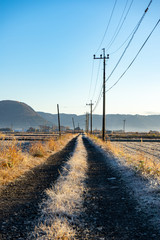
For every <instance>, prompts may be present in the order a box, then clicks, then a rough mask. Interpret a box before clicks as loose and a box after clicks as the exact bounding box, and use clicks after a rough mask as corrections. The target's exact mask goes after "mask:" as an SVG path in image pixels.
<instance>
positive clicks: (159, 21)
mask: <svg viewBox="0 0 160 240" xmlns="http://www.w3.org/2000/svg"><path fill="white" fill-rule="evenodd" d="M159 23H160V19H159V20H158V22H157V23H156V25H155V26H154V28H153V29H152V31H151V33H150V34H149V36H148V37H147V39H146V40H145V42H144V43H143V45H142V46H141V48H140V49H139V51H138V53H137V54H136V56H135V57H134V58H133V60H132V61H131V63H130V64H129V66H128V67H127V68H126V70H125V71H124V72H123V74H122V75H121V76H120V77H119V78H118V80H117V81H116V82H115V83H114V84H113V85H112V86H111V87H110V88H109V89H108V90H107V91H106V92H109V91H110V90H111V89H112V88H113V87H114V86H115V85H116V84H117V83H118V82H119V81H120V80H121V78H122V77H123V76H124V75H125V73H126V72H127V71H128V69H129V68H130V67H131V66H132V64H133V63H134V61H135V60H136V58H137V57H138V55H139V54H140V52H141V51H142V49H143V47H144V46H145V44H146V43H147V41H148V40H149V38H150V37H151V35H152V33H153V32H154V30H155V29H156V27H157V26H158V24H159Z"/></svg>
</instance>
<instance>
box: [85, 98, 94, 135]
mask: <svg viewBox="0 0 160 240" xmlns="http://www.w3.org/2000/svg"><path fill="white" fill-rule="evenodd" d="M86 105H89V106H90V107H91V113H90V133H91V134H92V106H93V105H94V104H93V103H92V100H91V103H89V104H87V103H86Z"/></svg>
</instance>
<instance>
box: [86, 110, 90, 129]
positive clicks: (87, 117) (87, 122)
mask: <svg viewBox="0 0 160 240" xmlns="http://www.w3.org/2000/svg"><path fill="white" fill-rule="evenodd" d="M88 127H89V114H88V113H87V112H86V133H88Z"/></svg>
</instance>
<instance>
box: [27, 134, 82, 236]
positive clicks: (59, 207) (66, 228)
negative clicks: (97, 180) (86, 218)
mask: <svg viewBox="0 0 160 240" xmlns="http://www.w3.org/2000/svg"><path fill="white" fill-rule="evenodd" d="M86 156H87V153H86V150H85V147H84V145H83V142H82V137H81V136H79V138H78V142H77V147H76V149H75V152H74V154H73V156H72V157H71V158H70V159H69V160H68V162H67V163H66V164H65V166H64V167H63V171H62V172H61V173H60V177H59V179H58V181H57V183H56V184H55V185H54V186H52V188H50V189H47V190H46V194H47V199H45V200H44V201H43V202H42V204H41V206H40V209H41V217H40V218H39V220H38V224H37V226H36V227H35V230H34V232H32V234H31V235H30V237H29V238H30V239H33V238H34V239H39V240H44V239H48V240H49V239H76V237H75V236H76V230H75V227H74V226H75V225H77V226H78V225H79V224H80V223H79V217H80V215H81V213H82V208H83V193H84V190H85V183H84V181H85V179H86V171H87V160H86V159H87V158H86Z"/></svg>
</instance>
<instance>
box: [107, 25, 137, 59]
mask: <svg viewBox="0 0 160 240" xmlns="http://www.w3.org/2000/svg"><path fill="white" fill-rule="evenodd" d="M137 25H138V24H137ZM137 25H136V26H135V27H134V29H133V30H132V32H131V33H130V34H129V36H128V37H127V38H126V40H125V41H124V42H123V43H122V44H121V45H120V46H119V47H118V48H117V49H116V50H114V51H113V52H111V53H110V54H109V55H112V54H114V53H116V52H118V51H119V50H120V49H121V48H122V47H123V45H124V44H125V43H126V42H127V41H128V39H129V38H130V36H131V35H132V34H133V32H134V31H135V29H136V27H137Z"/></svg>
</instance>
